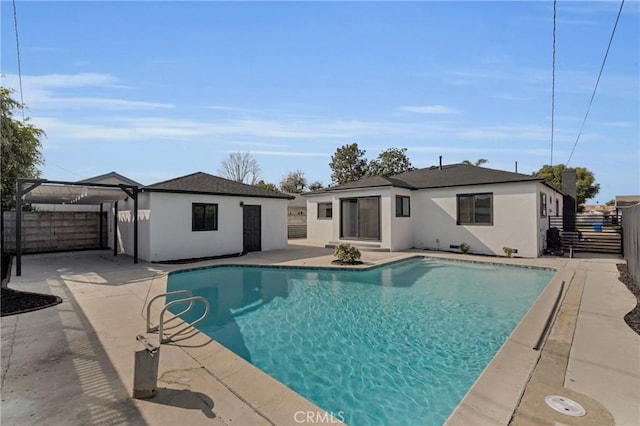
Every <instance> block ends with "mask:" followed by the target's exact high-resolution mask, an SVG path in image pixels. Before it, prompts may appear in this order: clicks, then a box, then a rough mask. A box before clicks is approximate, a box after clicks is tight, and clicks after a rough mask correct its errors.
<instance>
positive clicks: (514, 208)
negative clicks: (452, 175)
mask: <svg viewBox="0 0 640 426" xmlns="http://www.w3.org/2000/svg"><path fill="white" fill-rule="evenodd" d="M486 192H489V193H492V194H493V225H458V224H457V195H458V194H475V193H486ZM414 198H415V199H416V203H415V205H416V209H417V210H418V211H420V217H419V218H414V222H413V225H414V227H413V234H414V243H415V246H416V247H419V248H428V249H433V250H450V246H451V245H456V246H457V245H460V244H461V243H463V242H464V243H467V244H469V246H470V252H471V253H478V254H489V255H500V256H501V255H504V251H503V250H502V248H503V247H511V248H514V249H517V250H518V253H517V255H518V256H522V257H537V256H538V254H539V248H538V238H537V236H538V233H539V227H540V226H541V223H540V221H539V220H538V185H537V183H535V182H533V183H531V182H529V183H508V184H493V185H472V186H460V187H454V188H439V189H431V190H422V191H418V193H417V194H416V195H414Z"/></svg>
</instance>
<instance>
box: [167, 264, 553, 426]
mask: <svg viewBox="0 0 640 426" xmlns="http://www.w3.org/2000/svg"><path fill="white" fill-rule="evenodd" d="M553 274H554V271H551V270H543V269H530V268H518V267H512V266H503V265H496V264H485V263H471V262H458V261H444V260H435V259H430V258H422V257H420V258H416V259H409V260H406V261H402V262H398V263H394V264H390V265H383V266H380V267H376V268H372V269H368V270H335V269H329V270H328V269H301V268H284V267H247V266H221V267H213V268H207V269H199V270H191V271H185V272H178V273H173V274H171V275H170V276H169V280H168V283H167V290H168V291H173V290H179V289H189V290H191V291H193V293H194V295H202V296H205V297H207V298H208V300H209V301H210V302H211V313H210V315H209V317H208V318H207V320H206V321H204V322H203V323H201V324H200V325H199V327H198V328H199V330H200V331H202V332H204V333H206V334H207V335H209V336H211V337H212V338H213V339H215V340H217V341H218V342H219V343H221V344H222V345H224V346H226V347H227V348H228V349H230V350H232V351H233V352H235V353H236V354H238V355H240V356H242V357H243V358H244V359H246V360H247V361H249V362H251V363H252V364H254V365H255V366H257V367H258V368H260V369H262V370H263V371H265V372H266V373H267V374H269V375H271V376H272V377H274V378H276V379H277V380H279V381H280V382H282V383H284V384H285V385H287V386H289V387H290V388H292V389H293V390H295V391H296V392H298V393H299V394H301V395H303V396H304V397H306V398H307V399H309V400H311V401H312V402H314V403H316V404H317V405H318V406H320V407H322V408H324V409H325V410H327V411H330V412H332V413H334V414H337V413H339V414H340V417H343V418H344V420H345V422H346V423H347V424H351V425H368V424H385V425H388V424H398V425H406V424H420V425H431V424H434V425H435V424H442V423H443V422H444V421H445V420H446V419H447V417H448V416H449V415H450V414H451V412H452V411H453V410H454V409H455V407H456V406H457V405H458V403H459V402H460V400H461V399H462V397H463V396H464V395H465V393H466V392H467V390H468V389H469V388H470V387H471V385H472V384H473V383H474V381H475V380H476V379H477V377H478V376H479V374H480V373H481V372H482V370H483V369H484V368H485V367H486V365H487V364H488V363H489V361H490V360H491V359H492V358H493V356H494V355H495V353H496V352H497V351H498V349H499V348H500V347H501V346H502V344H503V343H504V342H505V340H506V339H507V337H508V336H509V334H510V333H511V331H512V330H513V329H514V328H515V326H516V325H517V323H518V322H519V321H520V319H521V318H522V317H523V315H524V314H525V313H526V312H527V310H528V309H529V307H530V306H531V305H532V304H533V302H534V301H535V299H536V298H537V297H538V295H539V294H540V293H541V291H542V290H543V288H544V287H545V285H546V284H547V283H548V282H549V281H550V279H551V278H552V276H553ZM193 316H194V318H195V317H196V316H199V312H197V311H196V310H195V309H194V312H193ZM187 320H189V318H187Z"/></svg>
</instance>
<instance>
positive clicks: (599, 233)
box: [549, 214, 624, 255]
mask: <svg viewBox="0 0 640 426" xmlns="http://www.w3.org/2000/svg"><path fill="white" fill-rule="evenodd" d="M621 219H622V218H621V216H620V215H616V214H611V215H595V214H578V215H576V218H575V224H571V223H570V222H572V221H566V220H564V221H563V217H562V216H550V217H549V227H550V228H558V229H559V230H560V236H561V239H562V242H563V244H564V245H565V247H573V250H574V251H577V252H578V251H579V252H591V253H611V254H620V255H623V254H624V253H623V251H622V232H623V229H622V220H621ZM568 222H569V223H568Z"/></svg>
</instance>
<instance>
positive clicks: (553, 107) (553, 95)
mask: <svg viewBox="0 0 640 426" xmlns="http://www.w3.org/2000/svg"><path fill="white" fill-rule="evenodd" d="M556 6H557V0H553V42H552V49H551V161H550V165H551V166H553V134H554V124H555V112H556V11H557V7H556Z"/></svg>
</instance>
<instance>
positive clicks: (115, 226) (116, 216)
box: [113, 201, 118, 256]
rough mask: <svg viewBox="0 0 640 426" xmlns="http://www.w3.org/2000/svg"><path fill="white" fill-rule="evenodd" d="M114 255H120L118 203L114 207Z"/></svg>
mask: <svg viewBox="0 0 640 426" xmlns="http://www.w3.org/2000/svg"><path fill="white" fill-rule="evenodd" d="M113 255H114V256H117V255H118V202H117V201H116V202H115V203H114V205H113Z"/></svg>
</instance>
